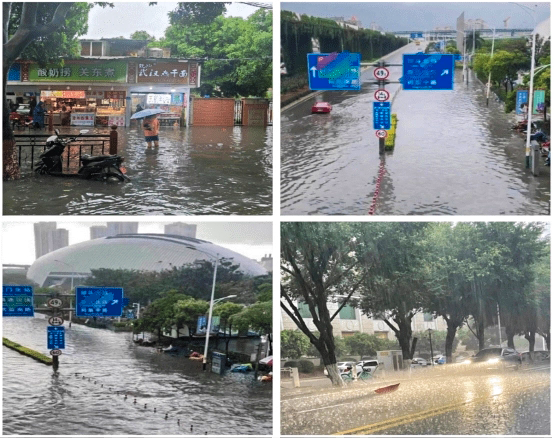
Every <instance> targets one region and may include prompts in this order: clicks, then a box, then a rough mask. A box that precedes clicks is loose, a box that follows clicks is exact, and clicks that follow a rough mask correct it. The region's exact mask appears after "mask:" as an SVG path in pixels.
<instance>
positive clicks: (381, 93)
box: [373, 90, 390, 102]
mask: <svg viewBox="0 0 554 438" xmlns="http://www.w3.org/2000/svg"><path fill="white" fill-rule="evenodd" d="M373 97H375V100H376V101H377V102H385V101H387V100H389V98H390V93H389V92H388V91H387V90H377V91H376V92H375V94H374V95H373Z"/></svg>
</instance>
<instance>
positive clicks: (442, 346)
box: [413, 330, 473, 355]
mask: <svg viewBox="0 0 554 438" xmlns="http://www.w3.org/2000/svg"><path fill="white" fill-rule="evenodd" d="M413 336H414V337H417V338H418V339H417V347H416V351H418V352H419V353H420V354H425V355H427V354H428V355H430V354H431V345H430V344H429V332H427V331H423V332H417V333H414V334H413ZM472 336H473V335H472ZM431 340H432V342H433V354H434V355H437V354H439V353H441V354H445V351H446V330H445V331H433V332H432V334H431ZM459 342H460V340H459V338H458V337H456V338H454V343H453V345H452V353H454V352H455V351H456V348H457V347H458V343H459Z"/></svg>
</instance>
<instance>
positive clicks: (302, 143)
mask: <svg viewBox="0 0 554 438" xmlns="http://www.w3.org/2000/svg"><path fill="white" fill-rule="evenodd" d="M419 50H424V48H423V46H422V47H419V48H418V47H416V46H415V45H414V44H409V45H407V46H405V47H403V48H402V49H400V50H399V51H397V52H393V54H390V55H388V57H387V59H386V60H387V62H390V63H395V64H399V63H401V62H402V55H403V54H404V53H415V52H417V51H419ZM390 71H391V74H390V79H391V80H398V78H399V77H400V76H401V75H402V69H401V67H399V66H393V67H390ZM370 81H374V79H373V68H369V69H368V70H367V71H365V72H364V73H363V74H362V82H365V83H364V85H363V86H362V90H361V91H360V92H343V91H328V92H323V93H320V94H317V95H311V96H310V97H309V98H308V99H306V100H304V101H302V102H300V103H298V104H296V105H294V106H291V107H289V108H288V109H285V110H284V111H283V112H282V114H281V212H282V214H284V215H367V214H368V211H369V209H370V207H371V205H372V202H373V196H374V193H375V189H376V187H377V182H378V175H379V174H380V171H381V170H382V169H381V165H384V176H383V178H382V182H381V184H380V193H379V196H378V198H377V204H376V210H375V214H377V215H459V214H473V215H483V214H490V215H498V214H513V215H521V214H525V215H529V214H548V213H549V206H550V203H549V202H550V177H549V175H550V168H549V167H543V168H541V176H540V177H538V178H537V177H533V176H532V175H531V174H530V172H529V170H526V169H525V165H524V163H525V148H524V142H525V139H524V137H523V135H521V134H519V133H515V132H514V131H512V130H511V125H512V124H513V123H514V121H515V116H514V115H512V114H505V112H504V107H503V105H502V104H501V103H500V102H497V101H496V99H495V98H493V99H492V100H491V102H490V103H489V105H488V106H486V103H485V96H484V91H485V90H484V87H483V84H482V83H481V82H480V81H479V80H478V79H477V78H475V77H474V75H473V74H470V76H469V84H467V85H466V84H465V83H464V82H463V80H462V71H461V69H456V72H455V78H454V90H453V91H403V90H402V91H400V92H399V93H398V95H397V96H396V98H395V100H394V101H393V104H392V112H393V113H397V115H398V120H399V123H398V126H397V137H396V147H395V150H394V151H393V152H390V153H386V154H385V160H384V161H382V160H381V157H380V156H379V154H378V149H379V147H378V140H377V138H376V136H375V131H374V130H373V116H372V109H371V108H372V102H373V100H374V97H373V95H374V92H375V90H376V85H374V84H372V83H369V82H370ZM399 87H400V85H399V84H389V85H387V87H386V88H387V89H388V90H389V91H390V92H391V95H394V94H395V92H396V90H398V89H399ZM315 101H327V102H330V103H331V104H332V105H333V110H332V112H331V113H330V114H313V115H312V114H311V106H312V105H313V103H314V102H315Z"/></svg>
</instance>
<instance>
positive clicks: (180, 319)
mask: <svg viewBox="0 0 554 438" xmlns="http://www.w3.org/2000/svg"><path fill="white" fill-rule="evenodd" d="M209 308H210V303H209V302H207V301H204V300H198V299H196V298H192V297H185V298H184V299H180V300H178V301H177V302H176V303H175V304H173V312H174V313H173V317H172V320H171V322H172V323H173V324H175V325H176V326H177V338H178V337H179V330H180V329H181V328H182V327H183V326H185V325H186V326H187V327H188V329H189V337H190V339H191V340H192V331H193V330H192V329H193V327H195V326H196V322H197V321H198V317H199V316H200V315H205V314H206V312H207V311H208V309H209Z"/></svg>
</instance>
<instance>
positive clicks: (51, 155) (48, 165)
mask: <svg viewBox="0 0 554 438" xmlns="http://www.w3.org/2000/svg"><path fill="white" fill-rule="evenodd" d="M55 132H56V135H52V136H50V137H48V138H47V139H46V146H47V147H48V149H46V150H45V151H44V152H43V153H42V154H41V155H40V157H39V158H40V161H39V162H38V163H37V164H36V166H37V167H36V169H35V172H37V173H39V174H40V175H52V176H66V177H76V178H82V179H90V180H94V181H130V179H129V178H128V177H127V176H126V175H125V174H124V171H122V170H121V163H122V162H123V160H124V158H123V157H121V156H119V155H98V156H92V155H88V154H86V155H82V156H81V168H80V169H79V171H78V172H77V173H72V174H68V173H63V166H62V154H63V152H64V150H65V147H66V146H67V145H68V144H69V143H71V142H74V141H75V140H76V139H77V138H78V137H79V136H80V135H81V134H86V133H87V132H88V130H86V129H83V130H81V131H80V133H79V135H77V136H75V137H68V138H62V137H60V131H59V130H57V129H56V131H55Z"/></svg>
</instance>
